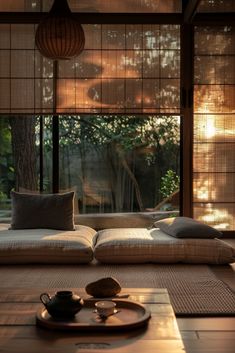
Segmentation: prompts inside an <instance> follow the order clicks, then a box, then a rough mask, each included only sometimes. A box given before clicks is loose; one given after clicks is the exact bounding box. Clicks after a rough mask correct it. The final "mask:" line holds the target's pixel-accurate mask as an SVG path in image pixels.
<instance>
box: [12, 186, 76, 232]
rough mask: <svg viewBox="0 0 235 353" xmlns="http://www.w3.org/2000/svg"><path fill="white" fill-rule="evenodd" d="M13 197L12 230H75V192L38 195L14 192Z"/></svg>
mask: <svg viewBox="0 0 235 353" xmlns="http://www.w3.org/2000/svg"><path fill="white" fill-rule="evenodd" d="M11 197H12V222H11V229H30V228H31V229H33V228H34V229H35V228H46V229H60V230H74V229H75V226H74V212H73V211H74V210H73V207H74V206H73V199H74V192H68V193H65V194H42V195H38V194H37V195H36V194H22V193H18V192H15V191H12V193H11Z"/></svg>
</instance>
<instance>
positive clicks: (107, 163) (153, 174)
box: [60, 115, 180, 213]
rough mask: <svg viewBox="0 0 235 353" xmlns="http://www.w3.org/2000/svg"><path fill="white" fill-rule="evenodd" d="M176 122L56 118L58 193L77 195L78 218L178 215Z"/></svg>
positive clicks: (175, 119)
mask: <svg viewBox="0 0 235 353" xmlns="http://www.w3.org/2000/svg"><path fill="white" fill-rule="evenodd" d="M179 122H180V119H179V117H173V116H168V117H166V116H142V117H136V116H133V115H132V116H114V115H113V116H100V115H90V116H70V117H60V189H61V190H76V195H77V205H78V208H79V212H80V213H101V212H134V211H145V210H157V209H158V210H159V209H165V210H178V207H179V193H178V191H179V173H180V170H179V168H180V167H179V140H180V127H179V125H180V124H179ZM173 194H174V198H173V199H171V197H172V195H173ZM168 198H169V199H168ZM163 200H164V202H163V203H162V205H161V206H159V204H160V202H162V201H163ZM158 207H159V208H158Z"/></svg>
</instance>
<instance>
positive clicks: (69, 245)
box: [0, 224, 96, 264]
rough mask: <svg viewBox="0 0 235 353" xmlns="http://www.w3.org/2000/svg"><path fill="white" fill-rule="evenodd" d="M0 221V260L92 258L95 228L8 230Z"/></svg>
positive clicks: (53, 261) (56, 260)
mask: <svg viewBox="0 0 235 353" xmlns="http://www.w3.org/2000/svg"><path fill="white" fill-rule="evenodd" d="M8 228H9V225H7V224H5V225H3V224H0V263H1V264H20V263H47V264H48V263H57V264H60V263H70V264H71V263H76V264H79V263H88V262H90V261H92V259H93V242H94V237H95V234H96V231H95V230H94V229H92V228H89V227H86V226H79V225H77V226H76V229H75V230H74V231H62V230H54V229H21V230H9V229H8Z"/></svg>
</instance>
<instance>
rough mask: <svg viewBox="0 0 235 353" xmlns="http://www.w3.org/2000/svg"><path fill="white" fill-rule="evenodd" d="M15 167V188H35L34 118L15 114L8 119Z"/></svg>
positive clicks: (36, 187)
mask: <svg viewBox="0 0 235 353" xmlns="http://www.w3.org/2000/svg"><path fill="white" fill-rule="evenodd" d="M9 120H10V126H11V134H12V151H13V160H14V167H15V190H16V191H19V189H20V188H23V189H27V190H32V191H34V190H37V189H38V183H37V167H36V145H35V140H36V136H35V118H34V117H32V116H30V117H27V116H15V117H11V118H10V119H9Z"/></svg>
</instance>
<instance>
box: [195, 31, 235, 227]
mask: <svg viewBox="0 0 235 353" xmlns="http://www.w3.org/2000/svg"><path fill="white" fill-rule="evenodd" d="M194 60H195V61H194V71H195V72H194V74H195V82H194V84H195V86H194V157H193V179H194V180H193V196H194V198H193V206H194V217H195V218H196V219H198V220H202V221H204V222H206V223H208V224H210V225H212V226H215V227H217V228H220V229H223V230H234V229H235V27H231V26H223V27H222V26H221V27H197V28H196V29H195V59H194Z"/></svg>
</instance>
